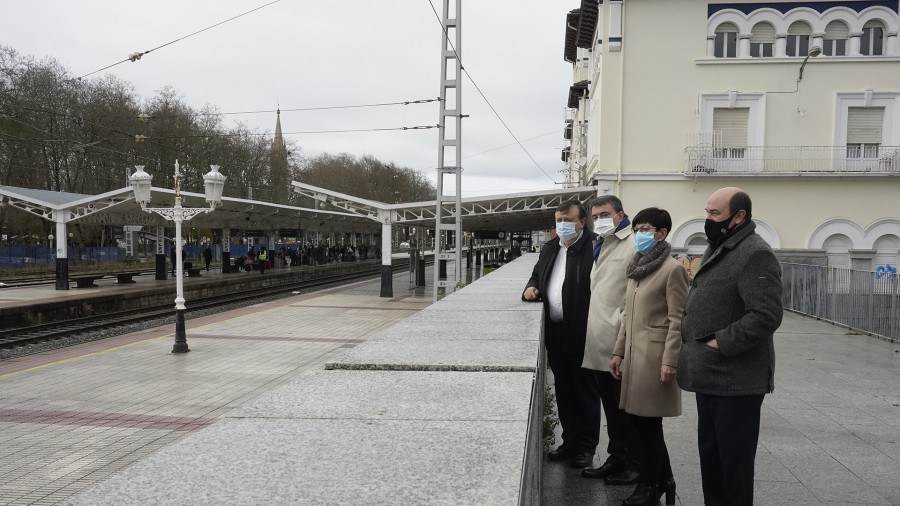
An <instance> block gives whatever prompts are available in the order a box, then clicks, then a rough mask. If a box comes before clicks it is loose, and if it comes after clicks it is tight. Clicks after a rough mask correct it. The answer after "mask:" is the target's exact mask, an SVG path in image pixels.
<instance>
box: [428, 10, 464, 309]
mask: <svg viewBox="0 0 900 506" xmlns="http://www.w3.org/2000/svg"><path fill="white" fill-rule="evenodd" d="M451 3H452V4H454V9H453V10H454V12H455V17H454V18H452V19H451V18H450V4H451ZM461 4H462V0H444V8H443V19H442V26H443V31H444V33H443V34H441V39H442V43H441V112H440V118H439V125H440V128H439V129H438V132H439V133H438V135H439V138H438V168H437V176H438V177H437V203H436V209H435V218H434V230H435V234H434V235H435V237H434V300H435V301H437V300H438V297H439V295H443V294H444V293H445V292H446V287H447V286H455V285H456V283H457V282H458V281H459V280H461V279H462V276H461V273H462V118H463V115H462V112H461V111H462V93H461V86H460V85H461V84H462V63H461V62H460V58H461V57H462V24H461V14H462V5H461ZM448 117H449V118H451V121H450V125H449V128H448V124H447V118H448ZM453 118H455V119H456V121H455V122H454V121H453ZM451 148H452V152H449V153H448V151H450V149H451ZM448 155H449V156H448ZM451 174H452V175H454V176H455V177H456V192H455V194H451V195H445V194H444V178H445V176H449V175H451ZM445 202H447V203H450V202H453V203H454V204H455V206H454V207H453V209H454V211H453V213H448V214H447V216H446V217H445V216H443V214H444V203H445ZM451 232H452V235H453V238H452V240H453V244H452V245H451V244H450V238H449V237H448V236H449V234H448V233H451ZM453 250H455V252H452V253H451V251H453ZM451 261H452V262H453V264H454V265H453V270H452V271H451V270H450V269H446V273H447V276H446V278H442V277H441V274H442V272H441V271H443V270H445V269H441V262H444V263H445V265H446V264H447V263H449V262H451ZM451 272H453V275H452V277H451V274H450V273H451Z"/></svg>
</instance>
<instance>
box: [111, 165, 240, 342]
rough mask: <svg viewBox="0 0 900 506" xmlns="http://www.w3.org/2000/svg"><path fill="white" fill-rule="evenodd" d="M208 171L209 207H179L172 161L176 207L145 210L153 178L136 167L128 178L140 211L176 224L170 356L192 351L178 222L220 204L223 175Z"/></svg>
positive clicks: (213, 168) (177, 177)
mask: <svg viewBox="0 0 900 506" xmlns="http://www.w3.org/2000/svg"><path fill="white" fill-rule="evenodd" d="M209 168H210V169H211V170H210V171H209V172H208V173H207V174H206V175H205V176H203V185H204V193H205V195H206V202H207V204H209V207H208V208H207V207H200V208H189V207H181V176H182V174H181V170H180V167H179V165H178V160H175V206H174V207H172V208H168V207H147V205H148V204H149V203H150V192H151V186H150V181H151V180H152V179H153V176H151V175H150V174H148V173H146V172H144V166H143V165H137V166H135V169H136V170H135V171H134V174H132V175H131V177H130V178H129V179H130V180H131V189H132V190H133V191H134V200H135V202H137V203H138V204H140V205H141V209H143V210H144V211H146V212H148V213H156V214H158V215H160V216H162V217H163V218H165V219H166V220H168V221H174V222H175V263H176V267H177V268H176V270H177V274H176V277H175V279H176V282H175V286H176V289H175V345H174V347H173V348H172V353H187V352H189V351H191V350H190V349H188V345H187V335H186V334H185V330H184V310H185V306H184V268H183V263H182V261H183V258H182V255H181V253H182V251H181V248H182V240H181V222H183V221H190V220H191V219H192V218H193V217H194V216H197V215H198V214H200V213H208V212H212V211H214V210H215V209H216V207H217V206H219V205H221V204H222V191H223V190H224V189H225V176H223V175H222V174H221V173H220V172H219V166H218V165H210V166H209Z"/></svg>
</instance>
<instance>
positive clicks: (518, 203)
mask: <svg viewBox="0 0 900 506" xmlns="http://www.w3.org/2000/svg"><path fill="white" fill-rule="evenodd" d="M291 184H292V185H293V187H294V191H296V192H297V193H300V194H301V195H305V196H307V197H310V198H313V199H315V200H317V201H319V202H322V203H323V204H328V205H329V206H331V207H333V208H334V209H338V210H342V211H345V212H348V213H352V214H355V215H357V216H361V217H362V216H365V217H368V218H370V219H373V220H375V219H379V216H381V217H382V219H384V218H385V217H387V218H389V219H390V223H391V224H392V225H402V226H410V227H412V226H422V227H426V228H434V220H435V210H436V205H437V201H436V200H430V201H425V202H409V203H401V204H386V203H383V202H376V201H372V200H366V199H362V198H358V197H354V196H352V195H347V194H343V193H339V192H335V191H332V190H328V189H325V188H320V187H317V186H313V185H310V184H307V183H299V182H296V181H294V182H293V183H291ZM596 195H597V189H596V188H594V187H592V186H582V187H577V188H563V189H554V190H547V191H536V192H526V193H510V194H501V195H489V196H484V197H467V198H463V199H462V209H461V211H460V214H461V216H460V219H461V221H462V229H463V231H467V232H488V231H508V232H525V231H529V230H545V229H548V228H550V226H551V225H552V224H553V222H554V213H555V212H556V208H557V206H559V204H561V203H563V202H565V201H568V200H573V199H574V200H578V201H581V202H584V203H587V202H588V201H589V200H590V199H591V198H593V197H595V196H596ZM445 199H446V197H445ZM442 205H443V209H442V211H441V216H442V217H446V218H447V222H449V221H450V220H451V219H452V217H453V215H454V212H455V207H456V204H455V203H454V202H452V201H446V200H445V201H444V202H443V204H442Z"/></svg>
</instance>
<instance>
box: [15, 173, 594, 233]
mask: <svg viewBox="0 0 900 506" xmlns="http://www.w3.org/2000/svg"><path fill="white" fill-rule="evenodd" d="M292 186H293V187H294V191H296V192H297V193H299V194H301V195H306V196H309V197H312V198H313V199H315V201H316V202H317V205H318V207H319V209H311V208H306V207H297V206H290V205H281V204H273V203H269V202H263V201H258V200H250V199H241V198H234V197H223V198H222V204H221V205H220V206H218V207H217V208H216V210H215V211H213V212H210V213H201V214H199V215H197V216H195V217H194V218H193V219H192V220H191V221H190V224H191V226H192V227H195V228H211V229H215V228H230V229H244V230H265V231H276V230H282V229H301V230H309V231H323V232H325V231H334V232H375V231H377V230H378V227H379V226H380V225H384V224H390V225H400V226H410V227H412V226H422V227H426V228H434V219H435V205H436V203H437V202H436V201H434V200H432V201H426V202H412V203H401V204H387V203H382V202H377V201H371V200H366V199H362V198H358V197H353V196H351V195H345V194H341V193H338V192H334V191H331V190H327V189H325V188H319V187H316V186H312V185H308V184H306V183H299V182H296V181H295V182H293V183H292ZM595 195H596V189H595V188H593V187H578V188H565V189H553V190H547V191H538V192H526V193H511V194H502V195H491V196H485V197H468V198H464V199H462V210H461V221H462V227H463V230H464V231H469V232H480V231H501V230H502V231H510V232H514V231H529V230H543V229H547V228H549V227H550V226H551V225H552V223H553V215H554V212H555V210H556V207H557V206H558V205H559V204H560V203H562V202H564V201H567V200H571V199H577V200H579V201H581V202H586V201H587V200H589V199H590V198H592V197H593V196H595ZM181 196H182V206H183V207H195V208H203V207H208V205H207V204H206V199H205V196H204V195H203V194H201V193H193V192H185V191H182V192H181ZM174 204H175V190H172V189H169V188H156V187H153V188H152V189H151V202H150V204H149V205H148V207H162V208H171V207H173V206H174ZM0 206H5V207H12V208H16V209H19V210H22V211H24V212H28V213H31V214H34V215H36V216H39V217H41V218H44V219H46V220H48V221H51V222H57V223H60V222H64V223H71V222H77V223H84V224H98V225H115V226H124V225H142V226H159V227H164V226H169V225H170V224H171V222H167V221H166V220H165V219H163V218H162V217H161V216H159V215H157V214H155V213H148V212H145V211H143V210H142V209H141V206H140V205H139V204H137V203H136V202H135V201H134V194H133V192H132V189H131V187H130V186H126V187H124V188H120V189H118V190H113V191H109V192H106V193H103V194H100V195H84V194H77V193H66V192H57V191H50V190H34V189H27V188H18V187H13V186H2V185H0ZM443 206H444V208H443V211H442V215H443V216H448V217H452V216H453V213H454V208H455V204H454V203H453V202H452V201H451V202H444V203H443Z"/></svg>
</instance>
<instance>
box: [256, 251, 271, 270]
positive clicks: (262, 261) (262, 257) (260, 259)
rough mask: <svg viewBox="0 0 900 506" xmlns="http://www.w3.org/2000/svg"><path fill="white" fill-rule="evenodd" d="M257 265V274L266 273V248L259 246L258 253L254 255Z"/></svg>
mask: <svg viewBox="0 0 900 506" xmlns="http://www.w3.org/2000/svg"><path fill="white" fill-rule="evenodd" d="M256 260H257V263H258V264H259V273H260V274H265V273H266V264H267V263H268V262H269V249H268V248H267V247H266V246H260V248H259V253H258V254H257V255H256Z"/></svg>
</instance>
